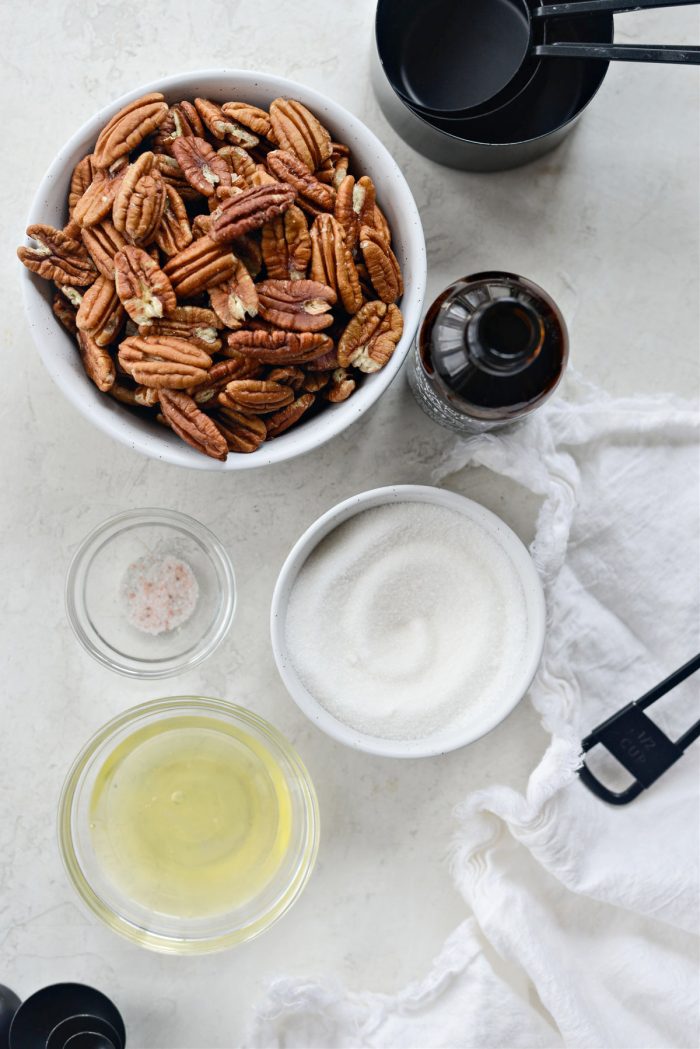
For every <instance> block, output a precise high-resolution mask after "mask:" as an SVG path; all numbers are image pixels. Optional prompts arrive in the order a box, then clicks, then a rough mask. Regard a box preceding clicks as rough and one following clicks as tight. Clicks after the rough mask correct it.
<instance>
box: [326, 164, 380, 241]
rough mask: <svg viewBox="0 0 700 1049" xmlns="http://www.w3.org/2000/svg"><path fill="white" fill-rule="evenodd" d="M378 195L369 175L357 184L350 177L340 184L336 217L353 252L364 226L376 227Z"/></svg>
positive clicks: (336, 199)
mask: <svg viewBox="0 0 700 1049" xmlns="http://www.w3.org/2000/svg"><path fill="white" fill-rule="evenodd" d="M376 200H377V194H376V191H375V188H374V183H373V182H372V179H371V178H370V177H369V175H363V176H362V178H361V179H358V181H357V182H355V179H354V178H353V176H352V175H348V176H347V177H346V178H344V179H343V181H342V182H341V183H340V186H339V187H338V193H337V196H336V198H335V217H336V218H337V220H338V222H339V223H340V225H341V226H342V227H343V233H344V234H345V243H346V244H347V246H348V247H349V248H350V250H351V251H352V250H353V249H354V247H355V245H356V244H357V241H358V238H359V236H360V228H361V227H362V226H374V207H375V204H376Z"/></svg>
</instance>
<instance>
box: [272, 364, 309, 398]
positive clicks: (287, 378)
mask: <svg viewBox="0 0 700 1049" xmlns="http://www.w3.org/2000/svg"><path fill="white" fill-rule="evenodd" d="M267 378H268V379H269V381H270V382H281V383H284V385H285V386H291V388H292V389H293V390H294V392H295V393H298V392H299V390H300V389H301V388H302V386H303V385H304V381H305V379H306V372H305V371H304V370H303V368H297V367H296V366H295V365H293V364H290V365H288V366H287V367H286V368H272V369H271V370H270V371H269V372H268V374H267Z"/></svg>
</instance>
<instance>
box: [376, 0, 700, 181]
mask: <svg viewBox="0 0 700 1049" xmlns="http://www.w3.org/2000/svg"><path fill="white" fill-rule="evenodd" d="M697 3H698V0H569V2H566V3H552V4H547V3H545V4H542V3H541V2H539V0H433V2H430V3H426V2H425V0H379V3H378V5H377V15H376V23H375V43H376V47H375V50H374V56H373V69H372V80H373V85H374V89H375V92H376V94H377V98H378V100H379V103H380V105H381V107H382V109H383V111H384V114H385V116H386V117H387V119H388V120H389V122H390V123H391V124H392V125H393V126H394V128H395V130H396V131H398V133H399V134H400V135H401V136H402V137H403V138H404V139H405V140H406V141H407V142H408V143H409V145H412V146H413V147H414V148H416V149H418V150H419V152H422V153H424V154H425V155H426V156H429V157H431V159H433V160H436V161H438V162H439V163H444V164H448V165H450V166H453V167H461V168H465V169H468V170H476V171H488V170H497V169H502V168H508V167H515V166H517V165H519V164H523V163H526V162H527V161H529V160H533V159H535V157H537V156H541V155H542V154H544V153H546V152H548V151H549V150H550V149H552V148H553V147H554V146H556V145H557V144H558V143H559V142H560V141H561V140H562V138H564V136H565V135H566V134H568V133H569V131H570V130H571V129H572V128H573V126H574V124H575V122H576V121H577V119H578V118H579V117H580V116H581V114H582V113H583V111H584V109H585V108H586V107H587V105H588V104H589V102H590V101H591V100H592V99H593V97H594V96H595V94H596V93H597V91H598V89H599V87H600V86H601V84H602V82H603V80H604V78H605V74H606V72H607V70H608V68H609V63H610V62H611V61H623V62H655V63H659V62H664V63H670V64H680V65H700V47H675V46H672V45H643V46H639V45H636V44H615V43H613V38H614V21H613V14H614V13H617V12H625V11H639V10H642V9H652V8H664V7H685V6H693V5H695V4H697Z"/></svg>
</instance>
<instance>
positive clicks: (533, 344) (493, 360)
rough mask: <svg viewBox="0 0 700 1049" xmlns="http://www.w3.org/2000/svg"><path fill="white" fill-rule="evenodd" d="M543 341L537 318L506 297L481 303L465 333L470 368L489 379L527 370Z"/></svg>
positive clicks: (520, 302)
mask: <svg viewBox="0 0 700 1049" xmlns="http://www.w3.org/2000/svg"><path fill="white" fill-rule="evenodd" d="M544 338H545V326H544V323H543V320H542V318H541V317H540V315H539V314H538V313H537V312H536V311H535V310H534V309H533V308H532V306H530V305H528V304H527V303H525V302H522V301H519V300H518V299H515V298H512V297H510V296H506V297H503V298H500V299H496V300H495V301H490V302H485V303H484V304H483V305H482V306H480V307H479V308H478V310H477V311H476V312H475V313H474V315H473V316H472V318H471V321H470V322H469V325H468V326H467V329H466V332H465V342H466V348H467V352H468V353H469V356H470V358H471V359H472V362H473V364H474V365H475V366H476V367H478V368H480V369H481V370H482V371H486V372H489V373H491V374H492V375H515V374H517V373H518V372H520V371H522V370H523V369H524V368H527V366H528V365H529V364H531V363H532V361H534V360H535V358H536V357H537V355H538V354H539V352H540V350H541V349H542V345H543V343H544Z"/></svg>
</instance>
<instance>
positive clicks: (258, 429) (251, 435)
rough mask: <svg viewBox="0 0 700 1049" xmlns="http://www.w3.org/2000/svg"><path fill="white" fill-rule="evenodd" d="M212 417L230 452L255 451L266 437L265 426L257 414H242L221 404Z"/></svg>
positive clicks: (246, 452) (247, 452)
mask: <svg viewBox="0 0 700 1049" xmlns="http://www.w3.org/2000/svg"><path fill="white" fill-rule="evenodd" d="M214 418H215V420H216V425H217V426H218V427H219V429H220V430H221V432H222V434H223V435H224V437H225V438H226V443H227V444H228V450H229V451H230V452H241V453H243V454H249V453H250V452H255V451H257V449H258V448H259V447H260V445H261V444H262V443H263V441H264V440H265V438H266V437H267V427H266V425H265V422H264V420H263V419H261V418H260V416H259V415H244V414H243V412H237V411H236V410H235V409H234V408H224V407H223V406H222V407H220V408H219V409H218V411H217V412H216V415H215V417H214Z"/></svg>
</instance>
